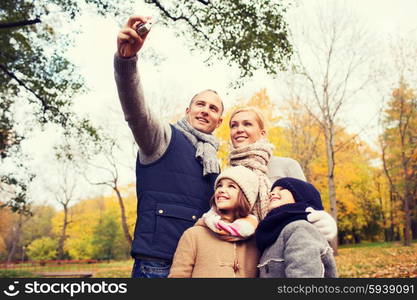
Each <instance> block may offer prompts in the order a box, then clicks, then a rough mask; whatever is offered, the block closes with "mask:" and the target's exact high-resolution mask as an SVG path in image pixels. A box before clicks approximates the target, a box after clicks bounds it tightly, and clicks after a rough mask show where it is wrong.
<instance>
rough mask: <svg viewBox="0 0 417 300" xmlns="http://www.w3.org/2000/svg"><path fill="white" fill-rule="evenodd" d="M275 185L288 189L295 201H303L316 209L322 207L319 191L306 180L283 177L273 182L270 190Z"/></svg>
mask: <svg viewBox="0 0 417 300" xmlns="http://www.w3.org/2000/svg"><path fill="white" fill-rule="evenodd" d="M276 186H280V187H282V188H284V189H287V190H289V191H290V192H291V194H292V195H293V197H294V200H295V202H296V203H305V204H307V205H308V206H311V207H312V208H314V209H318V210H322V209H323V204H322V203H321V197H320V193H319V191H318V190H317V189H316V188H315V187H314V186H313V185H312V184H310V183H308V182H305V181H303V180H300V179H296V178H292V177H284V178H280V179H278V180H277V181H275V182H274V184H273V185H272V188H271V191H272V190H273V189H274V187H276Z"/></svg>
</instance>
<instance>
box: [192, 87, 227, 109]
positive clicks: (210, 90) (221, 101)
mask: <svg viewBox="0 0 417 300" xmlns="http://www.w3.org/2000/svg"><path fill="white" fill-rule="evenodd" d="M204 92H212V93H214V94H216V95H217V96H218V97H219V99H220V103H221V104H222V107H221V113H220V115H222V114H223V112H224V105H223V100H222V99H221V98H220V95H219V93H217V91H215V90H212V89H206V90H202V91H200V92H198V93H197V94H195V95H194V96H193V97H192V98H191V101H190V104H189V105H188V107H191V105H192V104H193V102H194V99H195V97H197V96H198V95H200V94H201V93H204Z"/></svg>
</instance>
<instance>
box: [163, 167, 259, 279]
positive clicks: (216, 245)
mask: <svg viewBox="0 0 417 300" xmlns="http://www.w3.org/2000/svg"><path fill="white" fill-rule="evenodd" d="M214 186H215V192H214V195H213V197H212V198H211V200H210V202H211V206H212V210H213V211H215V212H216V214H217V215H218V216H219V218H218V219H217V220H216V223H215V227H214V229H209V227H208V226H207V225H206V224H205V222H204V219H199V220H198V221H197V222H196V224H195V225H194V226H193V227H191V228H189V229H187V230H186V231H185V232H184V234H183V235H182V236H181V239H180V241H179V243H178V247H177V249H176V251H175V255H174V260H173V262H172V267H171V270H170V274H169V276H168V277H171V278H172V277H174V278H208V277H228V278H234V277H256V276H257V268H256V266H257V264H258V260H259V253H258V251H257V248H256V244H255V241H254V239H253V238H251V236H247V237H246V239H242V240H240V241H234V240H229V239H228V237H230V236H231V233H230V232H229V229H230V228H229V227H228V225H229V224H231V223H232V222H233V221H235V220H237V219H239V220H241V221H242V220H245V223H247V224H250V226H251V227H256V226H257V224H258V220H257V218H256V217H254V216H253V215H249V212H250V211H251V210H252V207H253V205H254V203H255V202H256V200H257V198H258V180H257V176H256V174H255V173H254V172H252V171H251V170H249V169H248V168H245V167H243V166H237V167H230V168H228V169H226V170H224V171H223V172H221V173H220V175H219V176H218V178H217V179H216V182H215V185H214ZM234 230H235V233H237V234H243V233H241V232H240V233H239V231H242V230H244V227H240V228H237V227H236V228H234Z"/></svg>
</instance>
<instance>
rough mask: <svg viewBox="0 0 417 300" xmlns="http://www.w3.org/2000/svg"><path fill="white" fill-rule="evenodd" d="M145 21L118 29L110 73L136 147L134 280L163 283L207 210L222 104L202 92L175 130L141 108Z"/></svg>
mask: <svg viewBox="0 0 417 300" xmlns="http://www.w3.org/2000/svg"><path fill="white" fill-rule="evenodd" d="M148 20H149V18H144V17H141V16H133V17H131V18H129V20H128V22H127V24H126V25H125V26H124V27H123V28H122V29H121V31H120V32H119V35H118V39H117V45H118V48H117V49H118V51H117V53H116V55H115V58H114V68H115V79H116V83H117V89H118V93H119V98H120V102H121V105H122V108H123V112H124V115H125V119H126V121H127V122H128V124H129V127H130V128H131V130H132V133H133V135H134V138H135V140H136V142H137V144H138V145H139V151H138V158H137V162H136V179H137V184H136V185H137V196H138V207H137V221H136V226H135V233H134V239H133V243H132V250H131V255H132V257H133V258H134V259H135V263H134V266H133V270H132V277H153V278H155V277H161V278H163V277H167V276H168V273H169V269H170V266H171V260H172V257H173V254H174V252H175V249H176V247H177V244H178V240H179V238H180V237H181V235H182V233H183V232H184V231H185V230H186V229H187V228H188V227H190V226H192V225H193V224H194V222H195V221H196V220H197V219H198V218H199V217H201V215H202V214H203V213H204V212H206V211H207V210H209V198H210V197H211V196H212V194H213V185H214V180H215V179H216V177H217V174H218V173H219V172H220V166H219V163H218V160H217V158H216V153H217V148H218V142H217V141H216V139H215V138H214V136H213V135H212V132H213V131H214V130H215V129H216V128H217V127H219V126H220V124H221V122H222V117H221V116H222V113H223V103H222V100H221V99H220V97H219V95H218V94H217V93H216V92H215V91H213V90H204V91H202V92H200V93H198V94H196V95H195V96H194V97H193V98H192V100H191V102H190V104H189V107H187V109H186V111H185V118H184V119H182V120H180V121H178V122H177V123H176V124H175V125H173V126H172V125H170V124H168V123H165V122H161V121H160V120H158V118H157V116H156V115H155V114H154V113H153V112H152V111H151V110H150V109H149V107H148V106H147V104H146V103H145V100H144V95H143V91H142V88H141V84H140V79H139V74H138V71H137V68H136V64H137V52H138V51H139V50H140V49H141V48H142V46H143V44H144V41H145V39H146V35H144V36H139V35H138V34H137V32H136V31H135V28H136V26H137V25H138V24H142V23H145V22H147V21H148Z"/></svg>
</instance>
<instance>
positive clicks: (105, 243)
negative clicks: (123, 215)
mask: <svg viewBox="0 0 417 300" xmlns="http://www.w3.org/2000/svg"><path fill="white" fill-rule="evenodd" d="M121 234H122V233H121V230H120V225H119V224H118V222H117V220H116V217H115V215H113V214H106V215H104V216H103V217H102V219H101V220H100V222H99V223H98V224H97V226H96V227H95V228H94V232H93V240H92V242H91V243H92V245H93V258H94V259H103V260H104V259H106V260H111V259H115V258H117V257H118V256H119V255H120V247H119V246H117V245H118V244H119V243H118V239H119V237H120V236H121Z"/></svg>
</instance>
